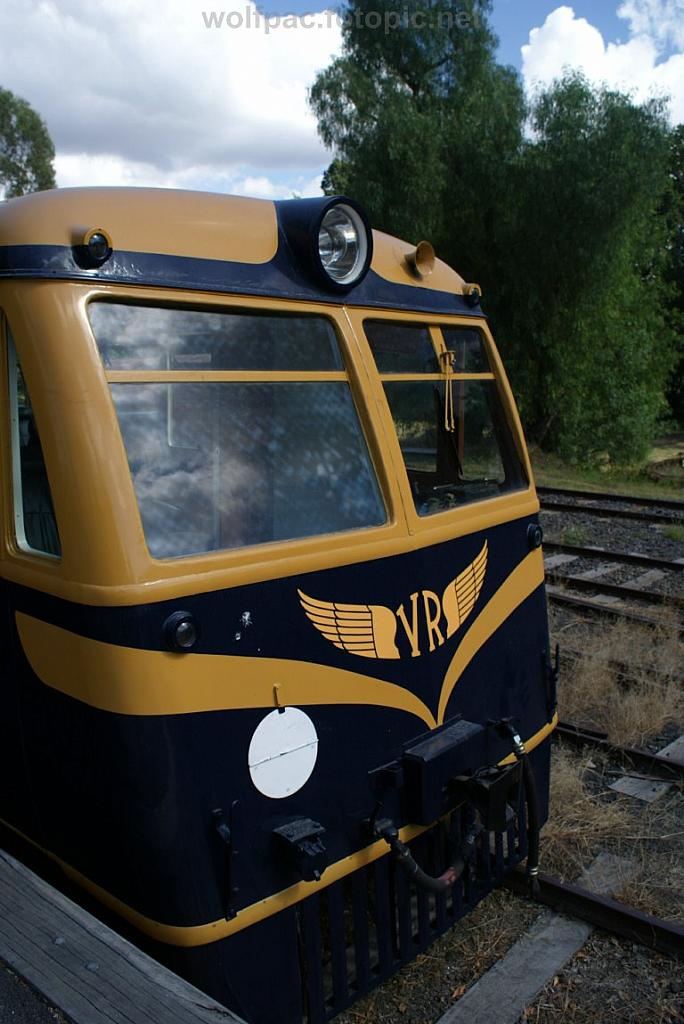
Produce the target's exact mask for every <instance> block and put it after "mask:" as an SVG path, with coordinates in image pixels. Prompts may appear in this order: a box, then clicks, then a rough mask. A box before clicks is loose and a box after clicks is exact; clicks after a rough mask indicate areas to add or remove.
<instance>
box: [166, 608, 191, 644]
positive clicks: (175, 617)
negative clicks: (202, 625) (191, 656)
mask: <svg viewBox="0 0 684 1024" xmlns="http://www.w3.org/2000/svg"><path fill="white" fill-rule="evenodd" d="M163 629H164V640H165V642H166V646H167V647H168V648H169V650H171V651H179V652H182V651H191V650H192V649H193V647H194V646H195V645H196V644H197V641H198V640H199V637H200V629H199V624H198V622H197V620H196V618H195V616H194V615H193V614H192V613H191V612H173V613H172V614H171V615H169V617H168V619H167V620H166V622H165V623H164V627H163Z"/></svg>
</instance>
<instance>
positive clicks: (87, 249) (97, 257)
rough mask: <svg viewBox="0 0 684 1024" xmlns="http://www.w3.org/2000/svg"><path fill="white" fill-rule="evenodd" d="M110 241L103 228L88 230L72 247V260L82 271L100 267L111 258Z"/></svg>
mask: <svg viewBox="0 0 684 1024" xmlns="http://www.w3.org/2000/svg"><path fill="white" fill-rule="evenodd" d="M113 251H114V250H113V247H112V240H111V238H110V236H109V234H108V232H107V231H105V229H104V228H90V229H89V230H88V231H86V233H85V234H84V235H83V236H82V237H81V240H80V242H79V243H78V244H77V245H75V246H74V248H73V253H74V259H75V261H76V263H77V264H78V266H79V267H83V269H84V270H94V269H96V268H97V267H101V266H102V265H103V263H106V262H107V260H108V259H109V258H110V257H111V255H112V252H113Z"/></svg>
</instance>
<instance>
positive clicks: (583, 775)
mask: <svg viewBox="0 0 684 1024" xmlns="http://www.w3.org/2000/svg"><path fill="white" fill-rule="evenodd" d="M594 763H595V762H594V761H591V760H590V759H589V757H588V755H586V754H577V753H576V752H575V751H571V750H568V749H567V748H565V747H561V748H557V749H556V750H554V753H553V761H552V765H551V802H550V808H549V820H548V822H547V824H546V825H545V826H544V831H543V840H542V851H541V852H542V865H543V868H544V870H545V871H550V872H552V873H553V874H558V875H560V876H561V877H562V878H577V876H578V875H579V874H581V872H582V869H583V868H584V867H586V866H588V865H589V864H590V863H591V861H592V860H593V859H594V857H595V856H596V855H597V853H598V852H599V850H600V849H601V848H603V847H605V845H606V844H607V843H608V842H609V841H611V840H613V838H614V837H615V836H618V835H621V834H628V833H629V832H630V831H631V822H630V815H629V811H628V809H627V808H626V807H625V806H624V804H623V803H622V802H621V801H619V800H612V801H611V802H604V801H602V800H601V799H600V797H601V795H602V793H601V789H602V787H599V790H598V792H597V791H595V790H594V787H592V789H590V788H589V785H588V781H589V773H590V772H592V771H595V769H594V768H592V767H590V766H592V765H594Z"/></svg>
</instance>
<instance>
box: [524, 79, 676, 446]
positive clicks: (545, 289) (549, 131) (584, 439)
mask: <svg viewBox="0 0 684 1024" xmlns="http://www.w3.org/2000/svg"><path fill="white" fill-rule="evenodd" d="M532 130H533V135H532V137H531V139H530V141H529V142H528V143H527V145H526V147H525V150H524V153H523V155H522V158H521V161H520V166H519V168H518V170H517V173H516V176H515V179H514V181H515V186H516V193H517V227H516V235H517V238H518V240H519V242H518V244H516V246H515V249H514V251H513V252H512V253H511V256H512V261H513V263H512V266H513V268H514V272H515V275H516V277H517V279H518V281H519V285H518V289H517V292H516V294H515V297H514V300H513V301H512V302H511V309H510V316H509V318H508V322H507V324H506V328H507V342H508V348H509V356H510V363H511V368H512V371H513V374H514V377H515V379H516V381H517V386H518V388H519V390H520V392H521V394H522V409H523V415H524V418H525V421H526V424H527V428H528V431H529V433H530V434H531V436H532V437H533V438H535V439H536V440H537V441H539V442H540V443H542V444H544V445H546V446H547V447H550V448H552V449H554V450H556V451H559V452H560V453H561V454H562V455H564V456H566V457H570V458H574V459H576V460H578V461H584V462H605V463H607V462H608V461H617V462H629V461H633V460H637V459H639V458H640V457H642V456H643V455H644V453H645V450H646V448H647V446H648V443H649V441H650V440H651V439H652V437H653V433H654V430H655V425H656V422H657V420H658V417H659V415H660V414H661V413H662V412H664V410H665V388H666V382H667V377H668V373H669V371H670V368H671V365H672V362H673V359H674V355H675V342H674V337H673V333H672V329H671V323H670V320H669V318H668V315H667V285H666V283H665V280H664V277H665V270H666V258H667V256H666V240H667V234H668V227H667V223H666V220H665V218H664V217H663V216H662V203H663V197H664V195H665V194H666V192H667V189H668V175H667V170H668V157H669V139H670V130H669V127H668V124H667V121H666V117H665V109H664V104H663V103H662V102H659V101H652V102H649V103H646V104H645V105H642V106H639V105H636V104H635V103H634V102H633V101H632V100H631V99H630V98H629V97H628V96H625V95H623V94H621V93H619V92H614V91H611V90H608V89H606V88H598V89H597V88H595V87H592V86H591V85H590V84H589V83H588V82H587V81H586V80H585V79H584V78H583V77H582V76H581V75H579V74H570V75H566V76H565V77H564V78H563V79H562V80H560V81H559V82H557V83H556V84H555V85H554V86H553V87H552V88H551V89H549V90H548V91H546V92H545V93H543V94H542V95H540V96H539V97H538V99H537V101H536V103H535V105H534V108H533V112H532Z"/></svg>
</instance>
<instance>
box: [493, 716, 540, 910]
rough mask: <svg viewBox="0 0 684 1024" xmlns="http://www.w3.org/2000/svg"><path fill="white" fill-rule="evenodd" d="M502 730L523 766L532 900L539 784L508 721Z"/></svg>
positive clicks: (535, 891) (535, 886) (536, 890)
mask: <svg viewBox="0 0 684 1024" xmlns="http://www.w3.org/2000/svg"><path fill="white" fill-rule="evenodd" d="M500 728H501V729H502V730H503V731H504V732H505V733H507V734H508V735H509V736H510V737H511V739H512V740H513V749H514V751H515V756H516V757H517V759H518V761H520V763H521V764H522V774H523V788H524V791H525V804H526V806H527V878H528V881H529V886H530V895H531V896H532V899H535V900H536V899H538V898H539V798H538V795H537V782H536V779H535V777H534V771H533V770H532V765H531V764H530V756H529V754H528V752H527V750H526V749H525V744H524V743H523V741H522V740H521V738H520V735H519V734H518V732H517V731H516V729H515V726H514V725H513V724H512V723H511V722H510V721H508V720H504V721H503V722H501V723H500Z"/></svg>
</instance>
